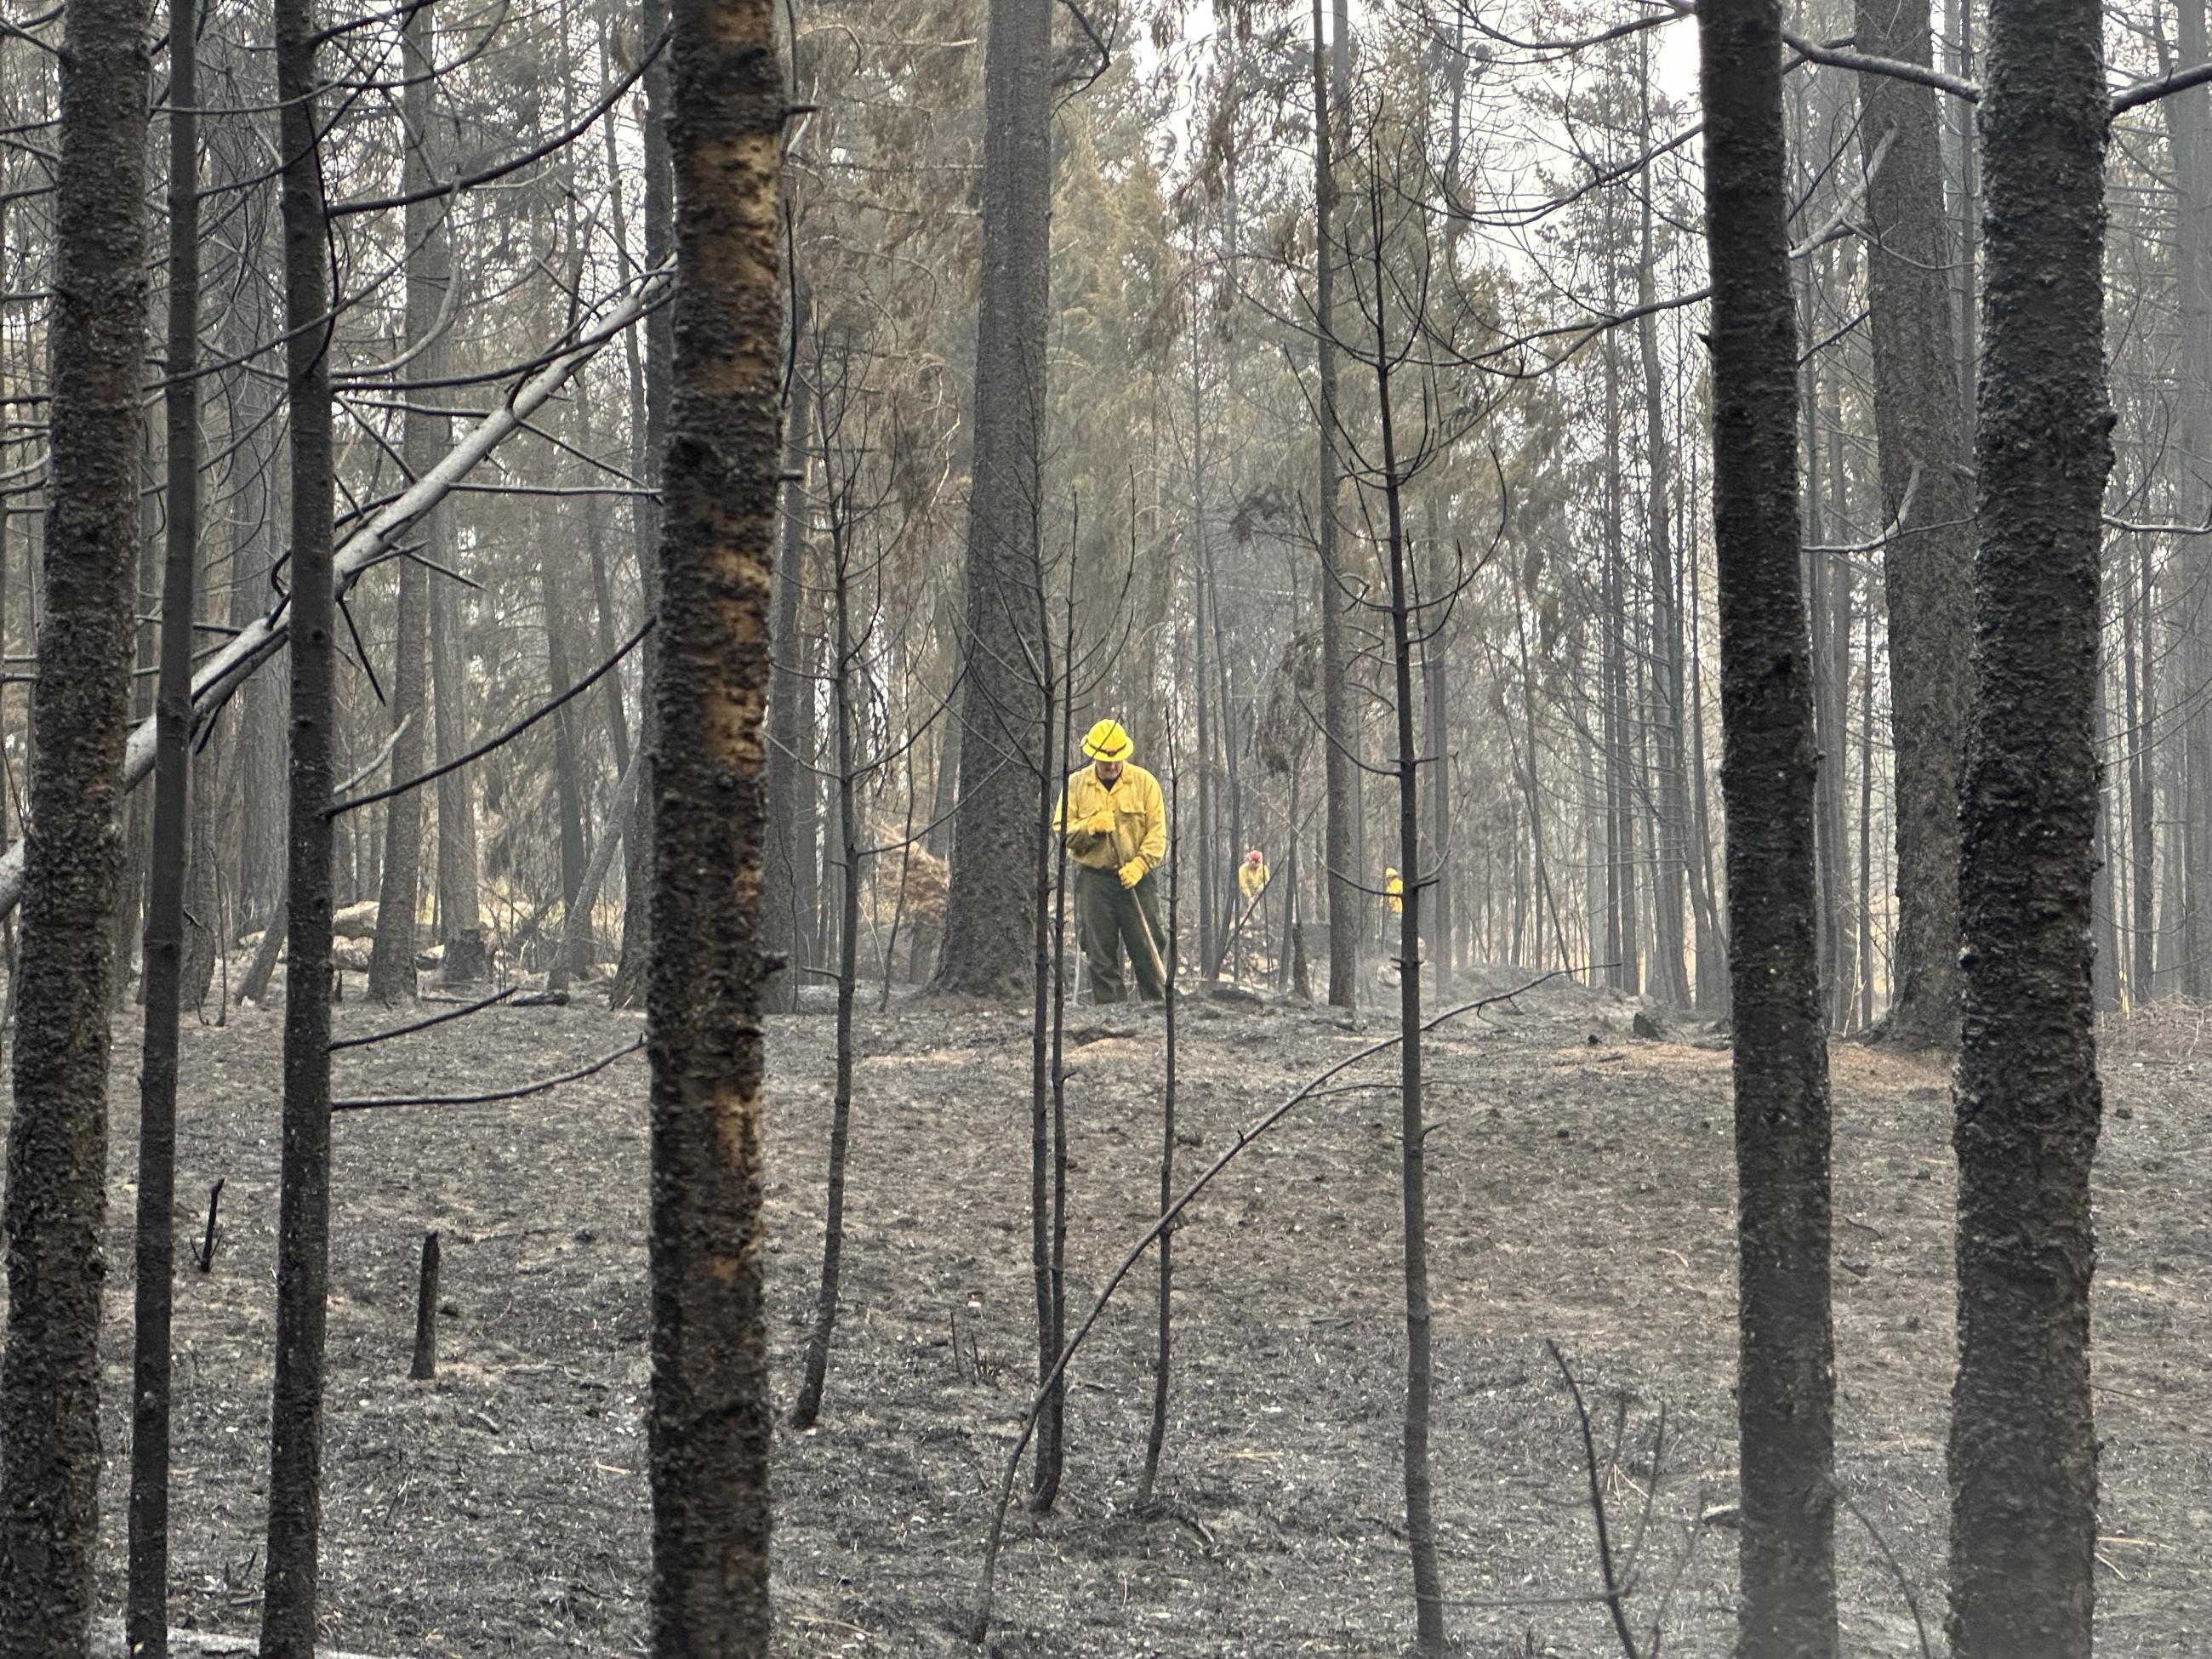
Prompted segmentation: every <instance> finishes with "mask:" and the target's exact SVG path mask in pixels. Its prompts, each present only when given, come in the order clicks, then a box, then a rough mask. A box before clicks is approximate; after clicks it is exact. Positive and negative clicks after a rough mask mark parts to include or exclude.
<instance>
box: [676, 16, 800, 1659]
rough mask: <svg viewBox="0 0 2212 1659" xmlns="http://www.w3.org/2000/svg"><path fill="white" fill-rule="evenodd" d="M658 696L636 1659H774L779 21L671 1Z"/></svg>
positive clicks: (781, 92) (781, 97)
mask: <svg viewBox="0 0 2212 1659" xmlns="http://www.w3.org/2000/svg"><path fill="white" fill-rule="evenodd" d="M673 11H674V24H675V32H674V39H673V44H672V52H673V66H672V76H671V79H672V82H673V90H674V99H673V110H672V118H671V122H670V125H669V137H670V141H671V148H672V151H673V156H674V164H675V179H676V190H677V209H676V213H675V225H676V234H677V252H678V276H677V290H676V302H675V305H676V315H675V319H674V345H675V353H674V359H673V370H674V394H675V395H674V398H673V401H672V405H671V410H670V417H669V441H668V450H667V454H666V458H665V464H664V466H663V469H662V472H661V478H662V484H663V491H662V499H663V502H664V506H663V509H662V510H663V520H662V527H661V537H660V561H659V563H660V581H659V611H658V616H659V624H658V627H657V628H656V630H655V632H656V634H657V635H658V638H659V653H658V660H657V666H656V673H655V678H654V681H653V690H654V702H655V706H656V707H657V708H658V711H659V732H660V744H661V746H660V749H659V757H658V761H657V764H656V766H655V769H654V775H655V782H656V785H657V787H658V790H659V803H658V809H657V811H655V812H654V814H653V920H652V928H653V955H652V957H651V959H650V967H649V969H648V973H647V1030H648V1032H649V1035H650V1042H651V1048H652V1062H653V1212H652V1232H651V1257H652V1265H653V1395H652V1407H651V1414H650V1422H649V1434H650V1443H651V1454H652V1486H653V1651H654V1653H655V1654H657V1655H659V1656H660V1659H690V1656H695V1655H702V1654H716V1655H730V1656H765V1655H766V1653H767V1651H768V1644H769V1623H770V1620H769V1595H768V1537H769V1489H768V1453H769V1432H770V1426H771V1415H770V1411H769V1370H768V1340H767V1328H766V1322H765V1318H764V1313H763V1290H762V1249H763V1240H762V1224H761V1202H762V1169H761V1123H760V1086H761V1072H762V1062H763V1054H762V1041H761V958H760V937H759V921H760V875H761V842H762V818H763V812H762V808H763V781H764V774H765V770H766V768H765V759H766V757H765V752H764V751H765V748H766V745H765V743H764V742H763V722H762V716H763V703H764V701H765V694H766V692H767V689H768V676H769V654H768V637H769V615H768V611H769V573H770V568H771V559H772V556H773V549H774V541H775V513H776V472H777V467H778V459H779V455H778V452H779V448H780V442H779V440H780V431H779V427H778V421H779V410H778V408H777V402H778V390H779V380H780V372H781V367H782V362H781V353H780V350H779V346H780V343H781V339H782V337H783V331H782V327H781V316H780V314H779V313H780V312H781V284H780V281H779V278H780V275H781V258H780V253H781V250H780V246H779V241H780V235H779V232H780V224H779V216H778V212H777V203H778V199H779V197H778V191H777V144H778V138H779V135H780V133H781V127H782V120H783V108H784V88H783V76H782V72H781V66H780V64H778V61H777V53H776V49H775V8H774V6H773V4H772V3H771V0H677V4H676V5H675V7H674V8H673Z"/></svg>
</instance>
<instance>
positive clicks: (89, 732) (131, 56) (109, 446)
mask: <svg viewBox="0 0 2212 1659" xmlns="http://www.w3.org/2000/svg"><path fill="white" fill-rule="evenodd" d="M148 24H149V12H148V7H147V5H146V4H145V0H78V3H76V4H75V5H73V6H71V7H70V9H69V11H68V14H67V21H66V22H65V24H64V52H63V54H62V58H61V112H62V113H61V131H60V139H59V142H60V157H59V161H58V168H57V174H58V176H57V181H56V182H57V197H56V203H55V232H56V260H57V270H56V274H55V279H54V289H55V298H54V306H53V319H52V350H53V388H54V398H53V402H52V405H51V414H52V447H51V449H50V452H49V457H50V459H49V465H50V467H51V476H52V490H51V496H50V501H51V505H50V506H49V507H48V510H47V516H46V594H45V599H46V608H45V616H44V619H43V623H42V625H41V628H40V634H39V648H40V661H41V663H42V664H44V665H45V668H44V671H43V672H42V673H41V675H40V681H39V684H38V688H37V691H36V695H35V696H33V699H32V706H31V721H32V735H33V741H34V745H35V747H36V749H37V751H38V756H39V763H38V766H37V769H36V770H35V771H34V773H33V779H32V795H31V817H32V820H33V823H35V825H36V826H37V827H36V829H35V830H34V831H33V833H32V835H31V836H30V845H29V848H28V850H27V889H26V892H25V896H24V903H23V933H22V943H21V957H20V959H19V969H18V975H17V981H16V982H17V985H18V987H19V988H17V989H16V991H15V1022H16V1023H15V1115H14V1117H13V1119H12V1120H11V1121H10V1122H9V1131H8V1191H7V1204H6V1226H7V1254H8V1335H7V1342H8V1346H7V1352H6V1356H5V1358H4V1359H0V1655H4V1656H6V1659H75V1656H82V1655H84V1654H87V1653H88V1652H89V1651H90V1649H91V1643H92V1603H93V1548H94V1529H95V1524H96V1520H97V1507H98V1498H99V1481H100V1353H99V1338H100V1284H101V1280H102V1279H103V1278H104V1276H105V1264H104V1262H103V1261H102V1259H101V1246H100V1239H101V1232H102V1229H103V1226H104V1224H105V1221H106V1170H107V1041H108V1027H107V1012H106V1011H107V1008H108V1006H109V1003H110V1000H111V997H112V985H113V968H114V964H113V954H112V934H111V927H110V921H111V917H112V913H113V911H114V908H115V902H116V891H117V886H118V877H119V873H120V872H119V864H120V853H121V846H120V842H119V841H118V836H117V833H116V827H115V820H116V812H117V810H118V807H119V806H120V805H122V791H121V787H120V786H121V775H122V762H123V735H124V730H125V720H126V718H127V716H128V714H129V710H130V678H131V676H130V665H131V593H132V580H133V578H132V572H133V567H134V564H135V562H136V560H137V550H138V444H137V424H138V377H139V373H140V363H141V360H142V357H143V353H144V350H145V331H146V312H145V275H144V271H145V234H146V233H145V218H144V211H143V183H144V179H145V171H146V159H145V158H146V134H147V85H148V79H149V75H148V63H147V49H146V40H147V33H148Z"/></svg>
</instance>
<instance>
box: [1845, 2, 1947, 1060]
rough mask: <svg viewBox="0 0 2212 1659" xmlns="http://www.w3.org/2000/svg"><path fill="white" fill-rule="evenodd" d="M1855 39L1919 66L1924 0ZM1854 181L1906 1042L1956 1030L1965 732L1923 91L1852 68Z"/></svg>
mask: <svg viewBox="0 0 2212 1659" xmlns="http://www.w3.org/2000/svg"><path fill="white" fill-rule="evenodd" d="M1857 31H1858V32H1857V40H1858V49H1859V50H1860V51H1862V52H1869V53H1871V54H1873V55H1874V56H1875V57H1878V58H1896V59H1898V60H1899V61H1901V62H1905V63H1911V64H1928V63H1929V62H1930V61H1931V60H1930V58H1929V52H1930V42H1929V8H1928V0H1903V3H1899V0H1858V3H1857ZM1859 107H1860V112H1861V119H1860V124H1859V142H1860V144H1861V147H1862V149H1863V153H1864V155H1865V157H1866V163H1867V167H1868V168H1869V174H1870V176H1869V181H1868V184H1867V192H1866V212H1867V218H1868V221H1869V226H1870V228H1871V231H1872V234H1870V235H1869V236H1868V237H1867V238H1866V247H1867V287H1868V300H1869V312H1870V313H1871V317H1870V319H1869V334H1870V337H1871V338H1872V341H1873V345H1874V380H1875V445H1876V448H1877V451H1878V453H1879V458H1880V463H1881V511H1882V520H1883V522H1884V523H1886V524H1888V525H1891V526H1894V528H1893V531H1892V532H1891V536H1890V541H1889V545H1888V547H1887V549H1886V550H1884V553H1883V557H1882V570H1883V576H1884V581H1885V586H1886V590H1887V595H1888V599H1889V675H1890V736H1891V741H1892V743H1893V745H1894V748H1895V753H1896V763H1895V766H1896V793H1897V805H1896V822H1897V904H1898V909H1897V933H1896V944H1895V947H1894V958H1893V966H1892V969H1891V989H1890V1006H1889V1013H1888V1016H1887V1020H1886V1021H1885V1024H1884V1027H1883V1030H1884V1034H1885V1035H1886V1036H1887V1037H1888V1038H1889V1039H1890V1040H1892V1041H1894V1042H1898V1043H1899V1044H1901V1045H1903V1046H1905V1047H1908V1048H1951V1047H1953V1046H1954V1044H1955V1043H1956V1042H1957V1041H1958V1024H1959V997H1960V975H1959V767H1960V755H1961V752H1962V750H1963V749H1964V746H1965V741H1966V693H1967V683H1966V667H1967V659H1966V653H1965V652H1964V651H1961V650H1960V648H1959V642H1960V641H1961V640H1963V639H1965V638H1966V633H1967V629H1968V627H1969V625H1970V623H1971V620H1972V617H1971V611H1972V598H1971V596H1972V586H1973V556H1974V520H1973V504H1972V499H1971V492H1970V489H1969V487H1968V479H1967V474H1966V467H1965V462H1966V410H1965V408H1964V404H1963V401H1962V398H1961V395H1960V387H1959V381H1958V379H1957V377H1956V375H1955V374H1954V367H1953V354H1952V349H1951V348H1952V341H1951V295H1950V276H1949V272H1948V261H1949V244H1950V236H1949V228H1948V225H1947V223H1946V222H1945V216H1944V207H1943V173H1942V161H1941V157H1940V155H1938V153H1937V148H1936V91H1935V88H1932V87H1924V86H1921V85H1919V84H1917V83H1916V82H1911V81H1905V80H1900V79H1899V78H1897V77H1895V76H1887V75H1862V76H1859Z"/></svg>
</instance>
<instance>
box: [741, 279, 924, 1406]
mask: <svg viewBox="0 0 2212 1659" xmlns="http://www.w3.org/2000/svg"><path fill="white" fill-rule="evenodd" d="M800 320H801V321H802V323H803V322H804V321H805V319H800ZM811 337H812V338H811V344H812V349H811V352H810V354H809V355H810V356H811V359H812V361H811V363H810V364H809V366H808V368H807V369H806V371H805V375H804V377H802V383H803V384H805V385H806V386H809V387H811V394H810V395H809V396H808V397H806V398H798V397H794V398H793V400H792V404H791V409H792V410H793V413H794V414H805V413H806V412H807V411H809V410H811V412H812V414H813V416H814V419H815V422H816V425H817V438H818V440H819V453H820V454H821V457H822V462H823V468H822V471H823V495H822V501H821V520H822V525H823V532H824V533H825V536H826V538H827V541H828V552H829V618H830V656H829V708H830V721H831V741H832V743H833V744H834V753H835V758H836V773H835V774H834V775H833V776H832V778H831V784H832V786H833V787H834V788H835V789H836V800H837V830H836V834H837V841H836V851H837V859H836V867H837V868H838V870H839V871H840V872H841V876H840V880H839V883H838V888H837V896H838V929H837V969H836V978H837V1017H836V1020H837V1024H836V1080H835V1082H834V1084H833V1085H832V1101H831V1107H830V1119H829V1173H828V1181H827V1194H826V1199H825V1203H824V1207H823V1230H822V1276H821V1279H820V1282H819V1283H818V1284H817V1286H816V1288H815V1299H814V1327H813V1330H812V1332H811V1334H810V1335H809V1337H808V1338H807V1343H806V1358H805V1361H804V1363H803V1369H802V1372H801V1376H800V1380H799V1397H798V1399H797V1401H795V1402H794V1403H793V1406H792V1408H791V1421H792V1425H793V1427H794V1428H802V1429H803V1428H806V1427H809V1426H811V1425H812V1424H813V1422H814V1421H815V1419H816V1418H817V1417H818V1416H819V1415H820V1414H821V1410H822V1390H823V1384H824V1383H825V1382H826V1380H827V1378H828V1376H829V1342H830V1338H831V1336H832V1334H834V1332H835V1329H836V1320H837V1298H838V1287H839V1282H840V1279H841V1277H842V1271H843V1264H844V1255H845V1168H846V1157H847V1153H848V1149H849V1146H850V1144H851V1139H852V1124H853V1067H854V1033H853V1008H854V1000H855V998H856V997H857V995H858V994H859V991H860V866H861V861H862V860H863V859H864V858H866V857H867V856H868V855H869V854H871V853H872V852H873V851H875V850H877V849H873V848H863V846H862V845H861V834H860V830H861V823H860V782H861V781H862V780H863V779H864V778H866V777H868V776H869V775H872V774H873V773H875V772H877V771H878V770H879V769H881V768H883V767H884V766H885V765H886V764H888V763H889V762H890V760H891V758H892V757H891V756H890V755H883V754H878V755H873V756H863V755H862V754H861V752H860V729H859V726H860V718H859V714H858V713H857V712H856V710H855V708H854V698H855V696H858V695H859V693H860V688H861V686H862V685H863V684H866V682H867V678H868V660H867V659H868V656H869V653H870V650H871V648H872V642H873V637H874V635H875V631H876V629H877V627H878V624H879V623H881V621H882V619H883V615H884V607H883V599H882V573H883V557H882V555H881V553H880V551H878V554H877V555H876V556H873V557H868V558H863V557H862V556H861V555H860V550H859V547H858V544H857V538H859V536H860V534H861V532H863V531H868V532H871V533H872V534H873V535H874V536H875V537H876V544H877V546H878V549H880V548H881V547H882V545H883V544H884V541H883V538H882V537H881V535H880V532H878V530H877V529H876V527H875V520H876V519H877V517H878V514H879V513H881V512H882V511H883V509H884V507H886V506H887V505H889V503H890V501H891V499H892V496H893V492H891V491H890V490H888V489H886V490H884V491H883V492H882V493H880V494H878V495H874V496H873V497H872V498H863V496H862V495H861V485H862V482H863V480H862V472H863V468H864V466H865V465H866V461H867V459H868V458H869V457H870V456H871V455H872V453H874V452H875V450H876V448H877V447H878V446H877V444H876V442H875V436H874V434H873V433H872V431H871V429H870V428H871V427H872V425H873V422H872V421H871V420H870V419H869V418H868V416H869V410H867V409H866V408H865V407H863V406H856V405H861V404H863V398H862V397H861V396H860V393H861V392H862V390H863V387H862V385H861V382H862V380H863V377H864V375H865V373H866V357H865V356H863V354H862V353H861V352H860V350H858V349H856V343H855V342H854V340H853V339H852V338H851V337H849V336H847V337H842V338H839V339H838V340H836V342H834V343H832V342H830V341H829V340H828V339H826V338H825V337H824V332H823V329H822V328H821V327H820V326H818V325H817V327H815V328H814V329H812V330H811ZM848 425H850V426H852V427H853V428H855V429H854V430H851V431H848V429H847V428H848ZM800 447H801V446H800V445H798V444H794V443H793V442H792V441H790V440H789V437H788V435H787V439H786V442H785V447H784V448H785V456H786V458H787V459H788V458H789V456H790V454H791V453H792V452H793V450H795V449H799V448H800ZM789 482H790V480H789V477H788V475H786V477H785V479H784V483H786V485H788V483H789ZM798 511H799V512H801V513H804V512H805V511H807V509H806V507H805V506H804V504H803V503H802V504H801V505H800V506H799V508H798ZM792 516H793V503H792V501H791V498H790V496H789V495H787V496H786V497H785V500H784V503H783V510H782V516H781V525H780V528H781V531H782V532H783V536H784V537H786V538H787V534H788V527H789V526H790V524H791V522H792ZM786 545H787V541H786V540H785V539H783V538H780V540H779V554H781V551H782V550H783V548H784V547H785V546H786ZM792 580H794V581H795V580H797V578H796V574H795V573H794V574H793V576H792ZM867 581H873V582H874V583H875V585H876V596H875V603H874V604H873V605H872V607H871V609H870V611H869V614H868V616H867V617H866V618H865V619H864V623H863V625H862V626H860V628H859V629H858V630H857V631H856V629H855V626H854V620H855V619H854V614H853V590H854V585H855V584H856V583H860V582H867ZM777 597H778V599H781V597H782V590H781V589H779V590H778V593H777ZM775 672H776V677H777V680H778V682H779V683H782V682H784V681H785V680H786V678H787V677H786V675H785V672H784V668H783V665H781V663H780V662H779V664H778V665H777V668H776V671H775ZM788 678H789V679H791V680H797V681H799V689H800V690H802V691H803V693H804V694H805V695H806V696H810V697H811V696H812V695H813V686H812V684H811V681H807V680H803V679H801V678H800V677H799V676H796V675H793V676H789V677H788ZM771 703H773V700H771ZM771 712H772V713H773V709H771ZM770 741H771V744H773V738H771V740H770ZM900 747H901V749H902V750H903V749H904V748H905V747H906V745H903V744H902V745H900ZM775 758H776V757H775V753H774V750H773V749H771V754H770V760H771V764H770V767H769V778H770V780H771V784H772V783H773V780H774V778H775V765H774V761H775ZM784 758H786V759H787V761H789V763H791V765H792V767H793V769H794V770H795V771H799V772H802V773H804V774H805V777H806V780H807V787H808V788H809V789H810V791H811V788H812V787H813V769H812V768H811V767H807V766H805V765H804V764H803V763H799V761H798V760H797V758H796V757H795V756H793V757H784ZM775 793H776V792H775V789H774V787H770V789H769V796H770V798H771V799H773V798H774V797H775ZM768 833H769V846H770V848H771V849H773V848H774V846H775V838H776V837H777V836H778V835H779V833H780V831H779V829H778V827H777V826H776V825H775V824H774V823H771V824H770V825H769V831H768ZM809 860H810V863H811V850H810V853H809ZM762 902H763V937H764V938H769V939H775V941H776V942H777V944H778V945H780V946H783V947H785V948H788V943H789V941H790V940H792V939H797V938H799V937H803V935H800V934H799V933H790V934H785V933H782V932H781V931H780V930H776V931H770V930H769V926H768V923H769V920H770V918H769V915H768V907H769V905H770V904H771V903H772V902H773V901H772V900H771V898H770V896H769V892H768V890H766V889H765V888H764V889H763V895H762ZM780 953H781V951H779V954H780ZM784 971H785V972H786V973H787V974H788V975H792V976H793V978H796V977H797V975H798V974H799V965H798V964H797V963H792V964H791V965H790V966H789V967H787V969H785V970H784ZM886 972H888V968H887V969H886Z"/></svg>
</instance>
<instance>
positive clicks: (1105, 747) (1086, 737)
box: [1083, 720, 1137, 763]
mask: <svg viewBox="0 0 2212 1659" xmlns="http://www.w3.org/2000/svg"><path fill="white" fill-rule="evenodd" d="M1136 751H1137V745H1136V744H1133V743H1131V742H1130V741H1129V734H1128V733H1127V732H1125V731H1123V730H1122V729H1121V721H1119V720H1101V721H1099V722H1098V724H1097V725H1096V726H1092V727H1091V729H1090V730H1089V731H1088V732H1085V733H1084V734H1083V752H1084V753H1085V754H1086V755H1088V756H1089V757H1091V759H1092V760H1102V761H1106V762H1108V763H1112V762H1115V761H1125V760H1127V759H1128V758H1129V757H1130V756H1131V755H1133V754H1134V753H1136Z"/></svg>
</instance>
